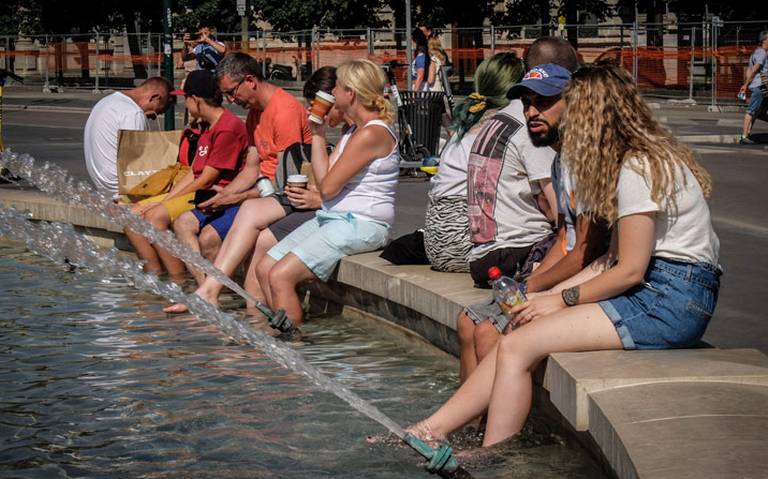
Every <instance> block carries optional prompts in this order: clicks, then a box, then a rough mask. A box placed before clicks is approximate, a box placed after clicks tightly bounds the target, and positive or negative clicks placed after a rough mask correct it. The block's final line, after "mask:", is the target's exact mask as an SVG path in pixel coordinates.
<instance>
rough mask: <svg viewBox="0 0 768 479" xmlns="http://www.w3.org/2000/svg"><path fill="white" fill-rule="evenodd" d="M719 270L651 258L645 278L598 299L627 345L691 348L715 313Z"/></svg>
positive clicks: (632, 346) (633, 347)
mask: <svg viewBox="0 0 768 479" xmlns="http://www.w3.org/2000/svg"><path fill="white" fill-rule="evenodd" d="M720 274H721V273H720V269H719V268H718V267H717V266H713V265H711V264H707V263H685V262H682V261H673V260H669V259H666V258H659V257H653V258H651V262H650V264H649V265H648V270H647V271H646V273H645V279H644V280H643V283H641V284H639V285H637V286H635V287H633V288H631V289H629V290H628V291H626V292H625V293H623V294H622V295H620V296H617V297H615V298H611V299H608V300H605V301H600V302H599V303H598V304H599V305H600V307H601V308H602V309H603V311H604V312H605V314H606V315H607V316H608V318H609V319H610V320H611V321H612V322H613V325H614V326H615V327H616V331H618V333H619V337H620V338H621V343H622V344H623V345H624V349H668V348H687V347H690V346H693V345H695V344H696V343H698V342H699V341H700V340H701V337H702V336H703V335H704V330H705V329H707V324H709V320H710V318H712V313H713V312H714V311H715V304H717V293H718V290H719V289H720Z"/></svg>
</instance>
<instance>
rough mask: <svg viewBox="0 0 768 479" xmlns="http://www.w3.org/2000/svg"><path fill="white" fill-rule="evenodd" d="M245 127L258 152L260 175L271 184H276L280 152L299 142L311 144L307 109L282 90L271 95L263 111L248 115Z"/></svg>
mask: <svg viewBox="0 0 768 479" xmlns="http://www.w3.org/2000/svg"><path fill="white" fill-rule="evenodd" d="M245 126H246V128H247V129H248V142H249V144H250V146H255V147H256V150H257V151H258V152H259V160H260V161H261V166H260V171H261V174H262V175H264V176H268V177H269V179H271V180H272V181H275V171H276V170H277V153H278V152H280V151H284V150H286V149H287V148H288V147H290V146H291V145H294V144H296V143H304V144H311V143H312V132H310V131H309V125H308V124H307V112H306V109H305V108H304V107H303V106H302V105H301V103H299V100H297V99H296V98H295V97H294V96H293V95H291V94H290V93H288V92H286V91H285V90H283V89H282V88H278V89H277V90H276V91H275V93H273V94H272V97H271V98H270V99H269V103H268V104H267V107H266V108H265V109H264V111H259V110H251V111H249V112H248V119H247V120H246V121H245Z"/></svg>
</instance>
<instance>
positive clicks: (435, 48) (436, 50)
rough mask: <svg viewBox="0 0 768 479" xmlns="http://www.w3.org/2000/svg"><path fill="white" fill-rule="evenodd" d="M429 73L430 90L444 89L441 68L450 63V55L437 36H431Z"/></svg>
mask: <svg viewBox="0 0 768 479" xmlns="http://www.w3.org/2000/svg"><path fill="white" fill-rule="evenodd" d="M428 45H429V58H430V60H432V61H431V62H430V63H429V73H428V74H427V84H428V85H429V91H444V88H443V82H442V81H441V79H440V69H441V68H442V67H443V66H444V65H446V64H447V63H448V56H447V55H446V54H445V50H443V45H442V44H441V43H440V39H439V38H437V37H429V40H428Z"/></svg>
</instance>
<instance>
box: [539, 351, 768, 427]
mask: <svg viewBox="0 0 768 479" xmlns="http://www.w3.org/2000/svg"><path fill="white" fill-rule="evenodd" d="M680 381H686V382H697V381H698V382H707V383H713V382H728V383H743V384H761V385H766V386H768V358H767V357H766V356H765V355H763V354H762V353H761V352H760V351H757V350H754V349H673V350H664V351H632V352H627V351H593V352H586V353H555V354H552V355H550V358H549V361H548V364H547V370H546V373H545V375H544V388H545V389H546V390H547V391H549V395H550V399H551V401H552V403H553V404H554V405H555V407H557V409H558V410H559V411H560V413H561V414H562V415H563V416H565V418H566V419H567V420H568V421H569V422H570V423H571V425H572V426H573V427H574V428H575V429H576V430H577V431H586V430H591V426H590V424H589V417H590V415H589V414H590V413H589V401H588V398H589V396H591V395H592V394H593V393H595V392H598V391H603V390H606V389H615V388H621V387H626V386H631V385H637V384H649V383H661V382H680ZM766 406H768V403H767V404H766Z"/></svg>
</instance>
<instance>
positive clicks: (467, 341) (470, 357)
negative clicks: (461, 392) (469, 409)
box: [456, 311, 477, 384]
mask: <svg viewBox="0 0 768 479" xmlns="http://www.w3.org/2000/svg"><path fill="white" fill-rule="evenodd" d="M456 323H457V325H458V326H457V329H458V333H459V350H460V355H459V381H460V382H461V384H464V381H466V380H467V378H468V377H469V375H470V374H472V371H474V370H475V368H476V367H477V353H476V352H475V323H474V322H473V321H472V320H471V319H469V316H467V315H466V314H465V313H464V311H462V312H461V313H459V317H458V318H457V319H456Z"/></svg>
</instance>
